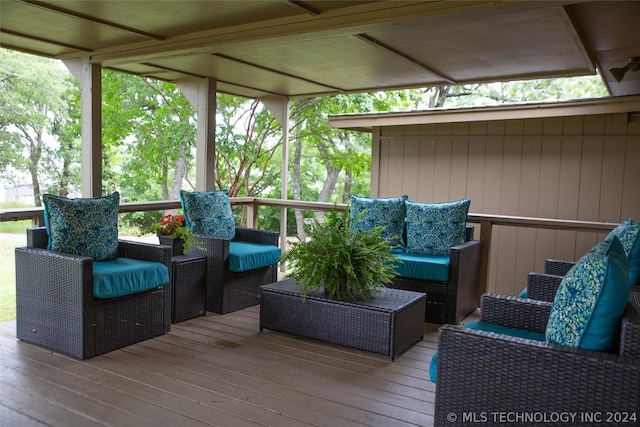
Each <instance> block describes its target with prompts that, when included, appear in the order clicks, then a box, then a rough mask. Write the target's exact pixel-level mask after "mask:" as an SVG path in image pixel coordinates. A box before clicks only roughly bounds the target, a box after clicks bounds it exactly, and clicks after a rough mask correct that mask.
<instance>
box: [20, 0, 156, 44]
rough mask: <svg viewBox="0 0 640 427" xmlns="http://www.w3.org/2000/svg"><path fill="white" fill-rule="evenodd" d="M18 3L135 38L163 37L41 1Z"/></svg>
mask: <svg viewBox="0 0 640 427" xmlns="http://www.w3.org/2000/svg"><path fill="white" fill-rule="evenodd" d="M19 1H20V2H21V3H24V4H28V5H29V6H33V7H37V8H40V9H44V10H48V11H50V12H55V13H59V14H61V15H66V16H71V17H73V18H77V19H83V20H85V21H89V22H92V23H94V24H100V25H105V26H107V27H111V28H115V29H117V30H120V31H125V32H127V33H130V34H135V35H137V36H140V37H144V38H147V39H152V40H158V41H160V40H164V37H161V36H158V35H156V34H151V33H147V32H145V31H140V30H138V29H136V28H131V27H128V26H126V25H122V24H118V23H116V22H111V21H107V20H105V19H101V18H96V17H94V16H89V15H85V14H83V13H79V12H74V11H72V10H69V9H65V8H63V7H58V6H55V5H53V4H49V3H44V2H42V1H36V0H19Z"/></svg>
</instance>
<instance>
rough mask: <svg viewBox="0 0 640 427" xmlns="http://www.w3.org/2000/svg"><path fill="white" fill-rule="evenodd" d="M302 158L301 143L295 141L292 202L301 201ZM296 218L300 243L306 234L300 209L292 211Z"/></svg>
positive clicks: (297, 140) (305, 237) (305, 238)
mask: <svg viewBox="0 0 640 427" xmlns="http://www.w3.org/2000/svg"><path fill="white" fill-rule="evenodd" d="M301 158H302V142H301V141H300V140H299V139H296V141H295V144H294V148H293V200H301V199H302V187H301V185H302V184H301V182H302V178H301V176H300V173H301V172H300V169H301V166H300V159H301ZM293 212H294V215H295V217H296V232H297V234H298V238H299V239H300V240H301V241H303V242H304V241H306V240H307V234H306V233H305V232H304V213H303V212H302V210H300V209H294V211H293Z"/></svg>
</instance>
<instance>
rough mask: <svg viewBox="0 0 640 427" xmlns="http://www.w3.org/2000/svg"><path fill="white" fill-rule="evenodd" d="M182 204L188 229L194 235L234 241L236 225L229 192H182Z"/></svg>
mask: <svg viewBox="0 0 640 427" xmlns="http://www.w3.org/2000/svg"><path fill="white" fill-rule="evenodd" d="M180 203H182V211H183V212H184V216H185V218H186V224H187V227H189V230H191V232H192V233H194V234H205V235H207V236H212V237H219V238H223V239H233V238H234V237H235V235H236V224H235V220H234V219H233V212H231V202H230V201H229V192H228V191H227V190H220V191H206V192H198V191H194V192H189V191H184V190H182V191H180Z"/></svg>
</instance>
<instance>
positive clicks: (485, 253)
mask: <svg viewBox="0 0 640 427" xmlns="http://www.w3.org/2000/svg"><path fill="white" fill-rule="evenodd" d="M231 204H232V205H235V206H245V207H246V212H245V213H246V218H247V226H248V227H252V228H259V224H258V210H259V208H260V207H261V206H270V207H275V208H280V209H301V210H312V211H332V210H336V211H343V210H344V209H346V207H347V205H345V204H333V203H323V202H306V201H298V200H283V199H267V198H258V197H237V198H232V199H231ZM177 208H180V201H179V200H165V201H156V202H133V203H123V204H121V205H120V212H123V213H124V212H142V211H154V210H168V209H177ZM25 219H30V220H31V221H32V222H33V224H34V225H41V224H43V223H44V222H43V210H42V208H27V209H24V208H22V209H4V210H0V221H16V220H25ZM467 222H469V223H471V224H479V225H480V241H481V242H482V258H481V272H480V281H481V283H480V293H483V292H484V291H485V290H486V288H487V279H488V276H489V264H490V254H491V239H492V237H493V227H494V226H507V227H525V228H534V229H546V230H567V231H587V232H594V233H603V232H608V231H610V230H612V229H613V228H615V227H616V226H617V225H618V224H616V223H609V222H594V221H574V220H563V219H553V218H532V217H519V216H507V215H489V214H474V213H470V214H469V215H468V216H467ZM283 230H284V228H283ZM280 234H281V239H282V242H281V247H284V242H285V239H286V236H285V235H284V234H285V233H284V232H283V231H281V233H280Z"/></svg>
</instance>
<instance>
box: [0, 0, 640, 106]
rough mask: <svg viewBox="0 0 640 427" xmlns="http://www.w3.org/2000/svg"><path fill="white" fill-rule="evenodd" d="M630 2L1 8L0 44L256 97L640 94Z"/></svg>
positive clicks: (27, 1) (26, 1) (636, 14)
mask: <svg viewBox="0 0 640 427" xmlns="http://www.w3.org/2000/svg"><path fill="white" fill-rule="evenodd" d="M639 25H640V2H636V1H612V2H605V1H585V2H583V1H515V2H512V1H395V0H394V1H390V0H387V1H384V0H383V1H350V0H344V1H331V0H328V1H318V0H308V1H294V0H290V1H287V0H260V1H217V0H210V1H189V0H184V1H162V2H158V1H114V0H93V1H68V0H54V1H31V0H2V1H0V46H2V47H4V48H7V49H14V50H19V51H22V52H27V53H32V54H36V55H41V56H46V57H51V58H58V59H73V58H89V61H90V62H91V63H94V64H99V65H101V66H102V67H104V68H109V69H113V70H118V71H122V72H126V73H132V74H137V75H141V76H147V77H151V78H156V79H161V80H167V81H173V82H179V81H184V80H189V79H193V78H211V79H215V80H216V81H217V90H218V91H219V92H224V93H229V94H235V95H240V96H245V97H251V98H263V97H268V96H274V95H275V96H283V97H307V96H317V95H331V94H339V93H350V92H366V91H377V90H386V89H396V88H408V87H427V86H437V85H450V84H464V83H476V82H490V81H506V80H519V79H531V78H550V77H561V76H578V75H588V74H594V73H595V72H596V70H597V69H600V70H601V73H602V75H603V77H604V80H605V83H606V85H607V87H608V89H609V92H610V94H611V95H614V96H621V95H640V72H627V74H626V76H625V77H624V79H623V80H622V82H620V83H618V82H617V81H616V80H615V79H614V77H613V76H612V75H611V73H610V72H609V69H610V68H612V67H623V66H625V65H626V64H627V63H628V61H629V58H630V57H638V56H640V31H638V27H639Z"/></svg>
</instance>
